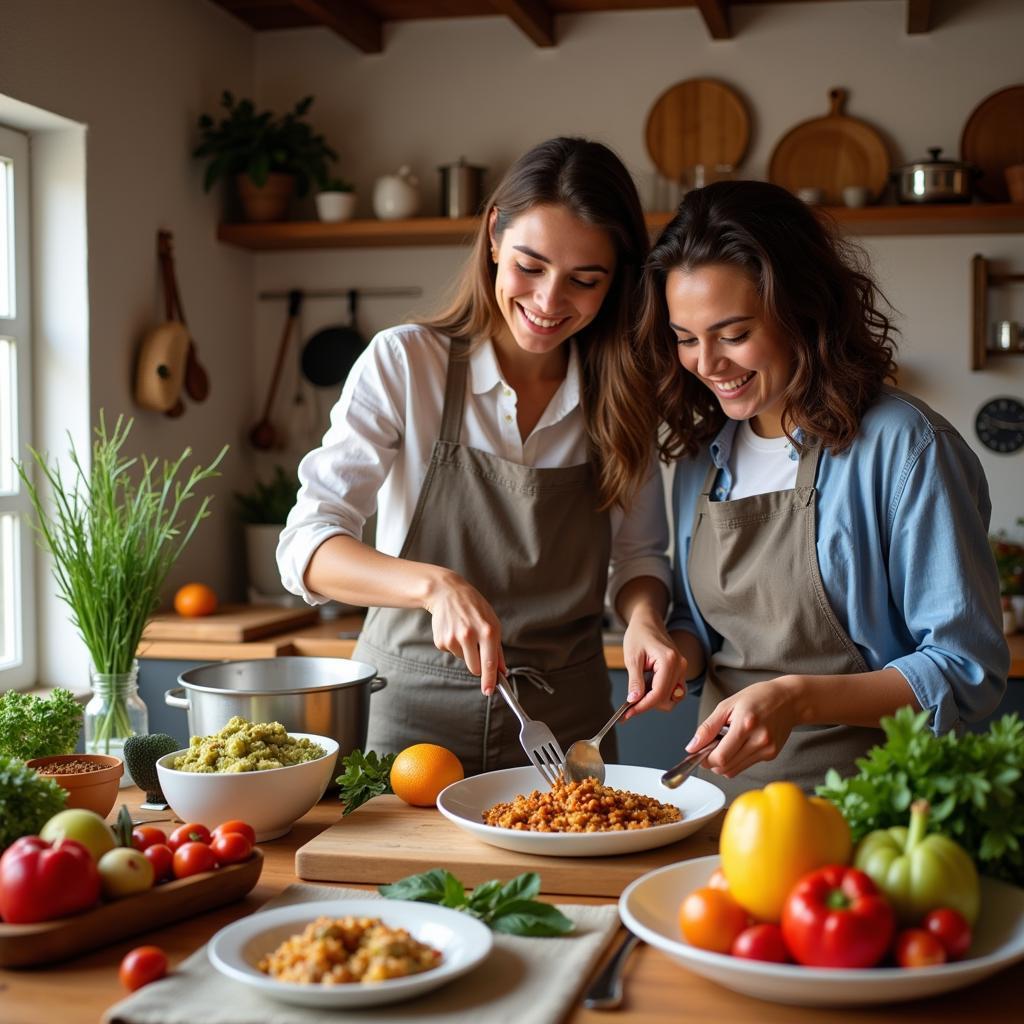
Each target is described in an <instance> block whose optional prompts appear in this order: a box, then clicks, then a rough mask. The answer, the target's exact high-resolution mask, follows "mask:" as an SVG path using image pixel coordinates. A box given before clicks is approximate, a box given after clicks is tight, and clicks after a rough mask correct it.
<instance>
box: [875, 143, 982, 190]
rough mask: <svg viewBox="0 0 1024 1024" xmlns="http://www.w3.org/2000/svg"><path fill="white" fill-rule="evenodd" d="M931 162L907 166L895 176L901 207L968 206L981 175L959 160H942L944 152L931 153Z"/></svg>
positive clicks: (920, 161) (900, 169) (935, 151)
mask: <svg viewBox="0 0 1024 1024" xmlns="http://www.w3.org/2000/svg"><path fill="white" fill-rule="evenodd" d="M928 152H929V153H931V159H930V160H919V161H918V162H917V163H913V164H904V165H903V166H902V167H901V168H899V170H897V171H896V173H895V174H894V175H893V180H894V181H895V182H896V195H897V198H898V199H899V201H900V202H901V203H968V202H970V200H971V193H972V191H973V183H974V178H975V177H976V176H977V171H976V170H975V169H974V168H973V167H972V166H971V165H970V164H965V163H962V162H961V161H959V160H943V159H941V154H942V150H941V149H929V150H928Z"/></svg>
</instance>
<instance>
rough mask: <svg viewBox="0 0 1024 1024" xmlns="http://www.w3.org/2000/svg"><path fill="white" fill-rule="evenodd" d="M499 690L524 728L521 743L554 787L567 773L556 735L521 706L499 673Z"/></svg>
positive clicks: (542, 775)
mask: <svg viewBox="0 0 1024 1024" xmlns="http://www.w3.org/2000/svg"><path fill="white" fill-rule="evenodd" d="M497 690H498V692H499V693H500V694H501V695H502V697H504V698H505V700H506V701H507V702H508V706H509V707H510V708H511V709H512V711H513V712H514V714H515V716H516V718H518V719H519V724H520V725H521V726H522V728H521V729H520V730H519V742H520V743H521V744H522V745H523V750H525V751H526V756H527V757H528V758H529V759H530V762H531V763H532V764H533V767H534V768H536V769H537V771H539V772H540V774H541V777H542V778H543V779H544V781H545V782H546V783H547V784H548V785H549V786H553V785H554V784H555V783H556V782H557V781H558V776H559V775H560V774H562V773H564V771H565V754H564V753H563V752H562V748H561V747H560V746H559V745H558V740H556V739H555V734H554V733H553V732H552V731H551V729H550V728H549V727H548V726H547V725H545V724H544V723H543V722H538V721H536V720H535V719H533V718H531V717H530V716H529V715H528V714H527V713H526V712H525V711H524V710H523V709H522V707H521V706H520V704H519V701H517V700H516V698H515V695H514V694H513V693H512V688H511V687H510V686H509V685H508V680H507V679H506V678H505V676H504V675H503V674H502V673H500V672H499V673H498V683H497Z"/></svg>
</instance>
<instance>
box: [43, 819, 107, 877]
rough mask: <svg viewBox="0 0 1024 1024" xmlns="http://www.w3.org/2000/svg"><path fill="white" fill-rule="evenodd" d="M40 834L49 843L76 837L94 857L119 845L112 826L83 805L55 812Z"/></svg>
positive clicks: (96, 858)
mask: <svg viewBox="0 0 1024 1024" xmlns="http://www.w3.org/2000/svg"><path fill="white" fill-rule="evenodd" d="M39 836H40V838H42V839H45V840H46V841H47V842H48V843H55V842H56V841H57V840H58V839H74V840H76V841H77V842H79V843H81V844H82V845H83V846H84V847H85V848H86V849H87V850H88V851H89V853H90V854H92V859H93V860H94V861H96V862H97V863H98V862H99V859H100V857H102V856H103V854H105V853H106V852H107V850H112V849H113V848H114V847H115V846H117V840H116V839H115V838H114V833H113V832H112V831H111V829H110V826H109V825H108V824H107V823H106V822H105V821H104V820H103V819H102V818H101V817H100V816H99V815H98V814H97V813H96V812H95V811H87V810H85V809H84V808H81V807H72V808H69V809H68V810H66V811H61V812H60V813H59V814H55V815H54V816H53V817H52V818H51V819H50V820H49V821H48V822H47V823H46V824H45V825H44V826H43V827H42V828H41V829H40V830H39Z"/></svg>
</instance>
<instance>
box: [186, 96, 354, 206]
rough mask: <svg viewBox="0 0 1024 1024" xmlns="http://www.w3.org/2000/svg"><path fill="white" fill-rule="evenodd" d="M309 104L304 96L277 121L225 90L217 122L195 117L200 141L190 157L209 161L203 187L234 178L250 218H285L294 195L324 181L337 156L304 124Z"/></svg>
mask: <svg viewBox="0 0 1024 1024" xmlns="http://www.w3.org/2000/svg"><path fill="white" fill-rule="evenodd" d="M312 103H313V97H312V96H306V97H305V98H304V99H301V100H299V102H298V103H296V104H295V107H294V108H293V109H292V110H291V111H289V112H288V113H287V114H285V115H284V116H283V117H278V116H276V115H275V114H274V113H273V112H272V111H269V110H264V111H262V112H259V113H257V111H256V107H255V105H254V104H253V102H252V100H246V99H242V100H236V99H235V97H234V95H233V94H232V93H230V92H229V91H227V90H225V91H224V94H223V95H222V97H221V106H222V107H223V108H224V110H225V111H226V113H225V115H224V116H223V117H222V118H221V119H220V120H219V121H215V120H214V119H213V117H211V116H210V115H209V114H203V115H202V116H201V117H200V118H199V138H200V141H199V145H198V146H196V148H195V149H194V150H193V153H192V155H193V156H197V157H205V158H206V159H207V160H208V163H207V165H206V174H205V177H204V179H203V187H204V189H205V190H206V191H207V192H209V190H210V189H211V188H212V187H213V185H214V184H215V183H216V182H217V181H218V180H219V179H221V178H223V177H229V178H232V179H233V180H234V182H235V184H236V187H237V189H238V194H239V198H240V199H241V201H242V207H243V209H244V211H245V215H246V217H247V218H248V219H249V220H253V221H271V220H283V219H284V217H285V214H286V212H287V210H288V201H289V199H290V198H291V196H292V193H293V192H294V193H296V194H297V195H300V196H303V195H305V194H306V193H307V192H308V191H309V188H310V185H311V184H313V183H314V182H320V181H325V180H326V179H327V168H328V165H329V164H330V162H331V161H332V160H335V159H336V158H337V155H338V154H337V153H335V151H334V150H333V149H331V147H330V146H328V145H327V142H326V140H325V139H324V137H323V135H318V134H317V133H316V132H315V131H314V130H313V128H312V126H311V125H310V124H308V122H307V121H306V120H305V117H306V114H307V112H308V111H309V108H310V105H311V104H312Z"/></svg>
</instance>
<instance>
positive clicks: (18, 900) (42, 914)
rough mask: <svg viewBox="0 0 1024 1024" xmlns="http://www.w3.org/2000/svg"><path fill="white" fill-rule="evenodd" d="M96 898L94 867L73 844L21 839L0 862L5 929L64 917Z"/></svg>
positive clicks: (81, 848)
mask: <svg viewBox="0 0 1024 1024" xmlns="http://www.w3.org/2000/svg"><path fill="white" fill-rule="evenodd" d="M99 898H100V874H99V871H98V870H97V868H96V862H95V861H94V860H93V859H92V854H91V853H89V851H88V850H87V849H86V848H85V847H84V846H83V845H82V844H81V843H79V842H76V841H75V840H74V839H58V840H57V841H56V842H55V843H53V844H52V845H51V844H50V843H48V842H47V841H46V840H45V839H40V838H39V836H22V837H21V838H20V839H16V840H15V841H14V842H13V843H11V845H10V846H9V847H8V848H7V849H6V850H5V851H4V855H3V856H2V857H0V917H2V918H3V919H4V920H5V921H6V922H7V923H8V924H33V923H34V922H36V921H51V920H53V919H54V918H55V917H67V916H68V915H69V914H77V913H80V912H81V911H83V910H88V909H89V908H90V907H92V906H94V905H95V904H96V903H97V902H98V901H99Z"/></svg>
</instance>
